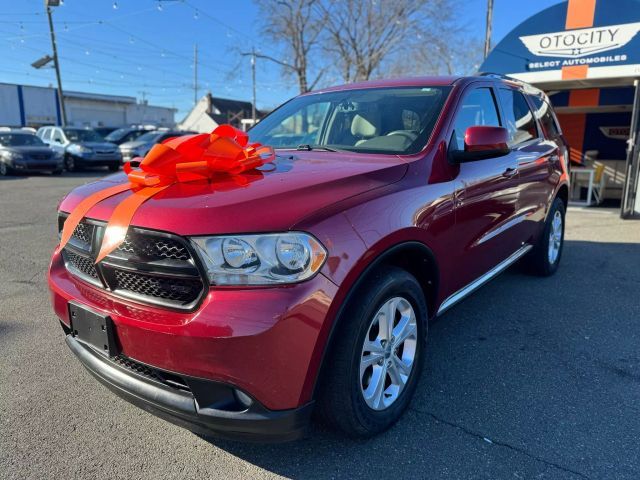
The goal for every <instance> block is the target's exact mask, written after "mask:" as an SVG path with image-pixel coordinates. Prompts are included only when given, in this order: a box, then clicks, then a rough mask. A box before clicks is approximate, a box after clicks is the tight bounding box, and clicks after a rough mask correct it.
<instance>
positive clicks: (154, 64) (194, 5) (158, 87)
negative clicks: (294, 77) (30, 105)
mask: <svg viewBox="0 0 640 480" xmlns="http://www.w3.org/2000/svg"><path fill="white" fill-rule="evenodd" d="M555 3H558V1H557V0H553V1H552V0H536V1H529V0H528V1H522V0H518V1H516V0H495V7H494V8H495V12H494V26H493V31H494V35H493V41H494V43H495V42H497V41H499V40H500V39H501V38H502V37H503V36H504V35H506V34H507V33H508V32H509V31H510V30H511V29H512V28H513V27H515V26H516V25H517V24H518V23H520V22H522V21H524V20H525V19H526V18H528V17H529V16H531V15H533V14H534V13H536V12H538V11H540V10H542V9H544V8H546V7H548V6H550V5H553V4H555ZM461 4H462V5H464V6H465V8H464V9H462V10H461V11H460V12H459V15H460V20H461V22H463V24H464V25H466V26H467V27H468V31H469V32H470V33H469V34H470V35H476V36H480V35H483V33H484V24H485V12H486V10H485V9H486V0H467V1H462V2H461ZM54 23H55V29H56V35H57V38H58V50H59V52H58V53H59V55H60V65H61V69H62V80H63V88H66V89H68V90H79V91H87V92H96V93H112V94H119V95H130V96H135V97H138V98H142V97H143V96H144V97H145V98H146V99H147V100H148V101H149V102H150V103H152V104H157V105H166V106H173V107H176V108H177V109H178V110H179V111H178V115H177V116H176V118H177V119H180V118H181V117H182V116H183V115H184V114H185V113H186V112H187V111H188V110H189V109H190V108H191V106H192V105H193V98H194V90H193V50H194V44H196V43H197V44H198V55H199V62H198V64H199V75H198V77H199V85H200V90H199V95H200V96H201V95H203V94H204V93H205V92H206V91H207V90H210V91H211V92H212V93H213V95H214V96H220V97H228V98H236V99H242V100H250V99H251V72H250V65H249V60H248V59H244V60H243V59H240V57H239V52H241V51H243V50H249V49H250V48H251V46H252V45H255V46H256V48H257V49H258V50H261V51H263V52H265V53H269V54H272V55H278V50H277V48H275V47H273V46H271V45H269V44H267V43H265V42H263V41H261V40H260V20H259V18H258V12H257V9H256V7H255V5H254V4H253V3H252V2H251V1H249V0H234V1H233V2H229V1H222V0H209V1H207V0H164V1H157V0H91V1H88V0H66V1H65V2H64V5H63V6H61V7H57V8H55V9H54ZM0 38H1V39H2V55H0V82H6V83H21V84H25V85H49V84H51V85H53V84H55V76H54V73H53V69H41V70H35V69H34V68H32V67H31V66H30V64H31V63H32V62H33V61H34V60H36V59H38V58H40V57H41V56H43V55H45V54H49V53H51V52H50V50H51V48H50V46H51V44H50V39H49V32H48V28H47V21H46V15H45V13H44V7H43V0H21V1H19V2H16V1H15V0H0ZM257 76H258V107H259V108H271V107H274V106H277V105H278V104H280V103H282V102H283V101H285V100H287V99H288V98H290V97H291V96H293V95H295V94H296V88H295V85H294V83H293V82H292V81H287V79H284V78H283V77H282V73H281V71H280V70H279V68H278V67H277V66H275V65H272V64H269V63H268V62H260V61H259V62H258V75H257Z"/></svg>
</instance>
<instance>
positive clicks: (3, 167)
mask: <svg viewBox="0 0 640 480" xmlns="http://www.w3.org/2000/svg"><path fill="white" fill-rule="evenodd" d="M10 173H11V170H10V169H9V167H8V166H7V164H6V163H4V162H0V177H6V176H7V175H9V174H10Z"/></svg>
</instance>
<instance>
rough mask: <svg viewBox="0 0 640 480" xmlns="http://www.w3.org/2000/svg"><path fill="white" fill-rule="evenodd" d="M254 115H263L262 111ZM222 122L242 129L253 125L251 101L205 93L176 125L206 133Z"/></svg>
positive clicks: (259, 116) (183, 128)
mask: <svg viewBox="0 0 640 480" xmlns="http://www.w3.org/2000/svg"><path fill="white" fill-rule="evenodd" d="M256 115H257V117H258V119H260V118H262V117H263V116H264V114H263V113H262V112H256ZM223 123H228V124H231V125H233V126H234V127H236V128H240V129H242V130H246V129H247V128H248V127H251V125H253V119H252V111H251V102H244V101H242V100H231V99H228V98H218V97H213V96H212V95H211V94H210V93H207V94H206V95H205V96H203V97H202V98H201V99H200V100H198V103H197V104H196V105H195V106H194V107H193V109H192V110H191V111H190V112H189V113H188V114H187V116H186V117H185V118H184V120H182V122H180V123H179V124H178V127H179V128H180V129H181V130H191V131H195V132H200V133H208V132H211V131H212V130H213V129H214V128H216V127H217V126H218V125H221V124H223Z"/></svg>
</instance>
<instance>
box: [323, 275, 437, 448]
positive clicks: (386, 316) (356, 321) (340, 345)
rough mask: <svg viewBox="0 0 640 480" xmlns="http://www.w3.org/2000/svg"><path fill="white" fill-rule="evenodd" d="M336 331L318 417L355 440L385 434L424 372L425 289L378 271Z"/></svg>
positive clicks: (407, 278)
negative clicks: (380, 433)
mask: <svg viewBox="0 0 640 480" xmlns="http://www.w3.org/2000/svg"><path fill="white" fill-rule="evenodd" d="M337 328H338V330H337V331H336V334H335V336H334V345H333V351H332V354H331V356H330V357H329V359H328V360H327V361H328V362H329V363H328V364H327V365H326V369H325V374H324V378H323V379H322V381H323V383H322V386H321V391H320V394H319V399H318V401H319V409H320V411H319V413H320V415H321V417H322V419H323V420H324V421H326V422H327V423H329V424H330V425H331V426H333V427H336V428H338V429H340V430H342V431H343V432H345V433H347V434H348V435H351V436H356V437H367V436H371V435H374V434H376V433H379V432H382V431H384V430H386V429H387V428H389V427H390V426H392V425H393V424H394V423H395V422H396V421H397V420H398V419H399V418H400V416H401V415H402V413H403V412H404V410H405V409H406V408H407V406H408V405H409V402H410V401H411V398H412V396H413V393H414V391H415V389H416V385H417V383H418V379H419V377H420V373H421V372H422V367H423V364H424V342H425V338H426V329H427V306H426V301H425V299H424V295H423V293H422V289H421V288H420V285H419V284H418V282H417V280H416V279H415V278H414V277H413V276H412V275H410V274H409V273H407V272H406V271H404V270H401V269H399V268H395V267H389V268H386V269H384V270H380V271H379V272H376V273H375V274H373V275H372V276H371V277H370V278H368V279H367V280H366V281H365V283H364V284H363V285H362V286H361V287H360V288H359V289H358V292H357V294H356V295H354V296H353V297H352V300H351V302H350V303H349V304H348V305H347V307H346V308H345V310H344V313H343V315H342V320H341V321H340V325H339V326H338V327H337Z"/></svg>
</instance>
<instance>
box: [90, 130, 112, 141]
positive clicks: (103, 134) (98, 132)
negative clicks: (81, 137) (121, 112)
mask: <svg viewBox="0 0 640 480" xmlns="http://www.w3.org/2000/svg"><path fill="white" fill-rule="evenodd" d="M116 130H118V127H94V128H93V131H94V132H96V133H97V134H98V135H100V136H101V137H103V138H104V137H106V136H107V135H109V134H110V133H111V132H114V131H116ZM105 140H106V139H105Z"/></svg>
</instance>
